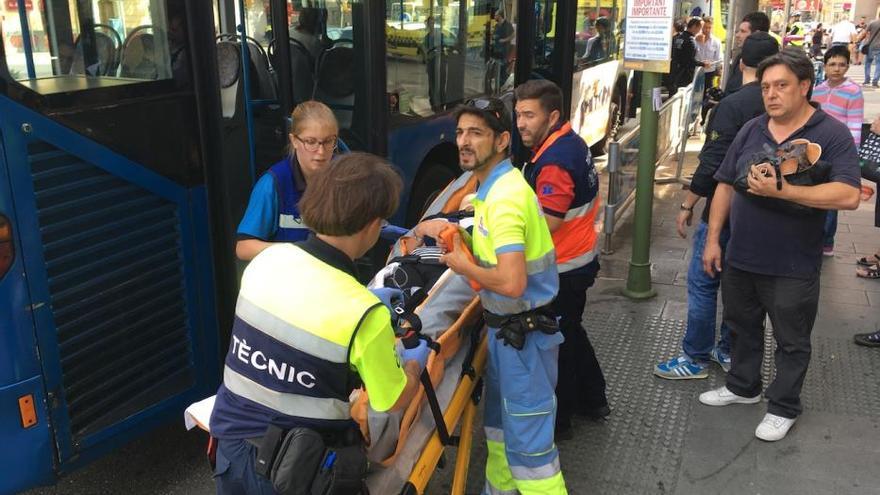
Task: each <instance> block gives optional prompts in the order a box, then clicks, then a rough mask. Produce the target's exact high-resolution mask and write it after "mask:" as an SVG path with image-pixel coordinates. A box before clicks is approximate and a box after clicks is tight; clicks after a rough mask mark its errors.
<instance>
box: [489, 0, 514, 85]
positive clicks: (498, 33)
mask: <svg viewBox="0 0 880 495" xmlns="http://www.w3.org/2000/svg"><path fill="white" fill-rule="evenodd" d="M514 37H516V31H515V30H514V29H513V25H511V24H510V22H509V21H508V20H507V19H506V18H505V17H504V12H502V11H501V9H498V10H496V11H495V30H494V31H492V58H494V59H495V60H497V61H498V64H499V65H500V67H501V72H500V75H499V77H498V87H502V86H504V83H505V82H507V76H508V70H507V67H508V64H509V63H510V51H511V50H510V49H511V42H512V41H513V38H514Z"/></svg>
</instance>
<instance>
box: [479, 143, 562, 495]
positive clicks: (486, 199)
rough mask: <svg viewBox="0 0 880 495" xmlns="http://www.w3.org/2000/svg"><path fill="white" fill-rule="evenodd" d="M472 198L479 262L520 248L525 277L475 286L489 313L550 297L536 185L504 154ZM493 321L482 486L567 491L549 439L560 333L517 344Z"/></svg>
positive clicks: (518, 309) (553, 278) (553, 285)
mask: <svg viewBox="0 0 880 495" xmlns="http://www.w3.org/2000/svg"><path fill="white" fill-rule="evenodd" d="M472 203H473V205H474V229H473V243H472V244H473V254H474V258H475V259H476V262H477V263H478V264H479V265H480V266H482V267H493V266H496V265H497V263H498V255H500V254H504V253H510V252H517V251H519V252H523V253H524V254H525V258H526V272H527V277H528V282H527V285H526V289H525V292H524V293H523V295H522V296H521V297H519V298H510V297H506V296H503V295H500V294H497V293H494V292H491V291H489V290H486V289H483V290H481V291H480V299H481V301H482V304H483V308H484V309H485V310H486V311H488V312H490V313H492V314H493V315H501V316H506V315H515V314H519V313H523V312H526V311H530V310H534V309H536V308H540V307H543V306H546V305H548V304H550V303H551V302H552V301H553V299H554V297H556V292H557V288H558V283H559V279H558V275H557V272H556V257H555V253H554V249H553V240H552V239H551V238H550V231H549V230H548V229H547V222H546V221H545V220H544V216H543V214H542V213H541V209H540V208H539V207H538V201H537V198H536V197H535V193H534V192H533V191H532V190H531V188H530V187H529V185H528V183H527V182H526V181H525V179H524V178H523V176H522V174H521V173H520V172H519V171H518V170H517V169H515V168H513V166H512V165H511V163H510V160H505V161H503V162H501V163H500V164H498V165H496V166H495V168H494V169H493V170H492V171H491V172H490V173H489V176H488V177H487V178H486V180H485V181H484V182H483V183H482V184H480V185H479V187H478V188H477V193H476V196H475V197H474V199H473V200H472ZM497 330H498V329H497V328H490V329H489V332H490V338H489V362H488V365H487V368H486V376H485V380H486V382H485V383H486V391H485V393H486V395H485V402H486V410H485V415H484V426H485V430H486V443H487V446H488V451H489V455H488V460H487V462H486V486H485V493H489V494H499V493H501V494H506V493H521V494H523V495H531V494H535V495H537V494H541V495H548V494H549V495H555V494H564V493H566V490H565V482H564V480H563V479H562V472H561V471H560V467H559V453H558V452H557V450H556V445H555V444H554V442H553V427H554V417H555V412H556V398H555V396H554V393H553V391H554V388H555V387H556V378H557V355H558V350H559V344H560V343H562V339H563V338H562V334H561V333H559V332H556V333H553V334H545V333H542V332H540V331H533V332H530V333H528V334H527V335H526V339H525V345H524V346H523V348H522V349H521V350H517V349H515V348H514V347H512V346H507V345H504V341H503V340H499V339H496V338H495V337H494V335H495V333H496V332H497Z"/></svg>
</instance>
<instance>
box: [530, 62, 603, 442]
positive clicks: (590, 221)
mask: <svg viewBox="0 0 880 495" xmlns="http://www.w3.org/2000/svg"><path fill="white" fill-rule="evenodd" d="M515 95H516V127H517V129H518V130H519V134H520V136H521V137H522V142H523V144H524V145H526V146H527V147H529V148H531V150H532V159H531V160H530V161H529V163H527V164H525V166H524V167H523V175H525V178H526V180H527V181H528V183H529V185H530V186H532V189H534V190H535V193H536V194H537V195H538V202H539V203H540V204H541V209H542V210H543V211H544V218H546V220H547V226H548V227H549V228H550V232H551V233H552V236H553V244H554V246H555V247H556V268H557V270H558V271H559V295H558V296H556V301H554V303H553V307H554V309H555V310H556V315H557V316H559V326H560V328H561V329H562V335H563V337H565V341H564V342H563V343H562V345H561V346H560V347H559V383H558V384H557V385H556V396H557V400H558V401H559V402H558V403H559V411H558V412H557V414H556V433H557V436H560V435H562V434H564V433H566V432H567V431H568V430H569V429H570V428H571V415H572V413H578V414H581V415H584V416H587V417H591V418H594V419H598V418H603V417H605V416H608V414H609V412H610V411H609V410H608V399H607V398H606V397H605V377H604V376H603V374H602V369H601V368H600V367H599V361H598V360H597V359H596V353H595V351H594V350H593V346H592V345H591V344H590V339H589V338H588V337H587V333H586V330H585V329H584V327H583V325H582V324H581V321H582V320H583V316H584V306H585V305H586V302H587V301H586V299H587V294H586V291H587V289H588V288H590V287H591V286H592V285H593V283H594V282H595V280H596V274H597V273H598V271H599V243H598V242H597V241H598V238H599V236H598V234H597V233H596V220H597V217H598V212H599V194H598V193H599V179H598V176H597V175H596V169H595V167H593V157H592V156H590V150H589V149H588V148H587V143H585V142H584V140H583V139H581V137H580V136H578V135H577V133H575V132H574V131H573V130H572V129H571V123H570V122H564V121H563V120H562V90H561V89H559V86H557V85H556V84H554V83H553V82H551V81H548V80H546V79H533V80H531V81H526V82H525V83H523V84H521V85H519V86H518V87H517V88H516V92H515Z"/></svg>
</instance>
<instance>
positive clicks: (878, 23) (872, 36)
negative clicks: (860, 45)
mask: <svg viewBox="0 0 880 495" xmlns="http://www.w3.org/2000/svg"><path fill="white" fill-rule="evenodd" d="M878 35H880V14H878V18H877V19H874V20H873V21H871V22H870V23H868V25H867V26H866V27H865V30H864V31H863V32H862V38H863V39H864V43H865V46H867V48H868V49H867V53H866V54H865V82H864V83H863V84H864V85H865V86H867V85H868V84H870V85H871V86H874V87H875V88H876V87H877V86H878V83H880V36H878ZM872 65H873V66H874V69H875V72H874V77H873V78H872V77H871V66H872Z"/></svg>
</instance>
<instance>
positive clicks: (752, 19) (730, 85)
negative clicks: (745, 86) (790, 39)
mask: <svg viewBox="0 0 880 495" xmlns="http://www.w3.org/2000/svg"><path fill="white" fill-rule="evenodd" d="M756 31H763V32H765V33H769V32H770V18H769V17H767V14H765V13H763V12H750V13H748V14H746V15H745V16H744V17H743V19H742V21H741V22H740V23H739V26H737V29H736V35H735V40H736V47H737V48H742V45H743V42H744V41H745V40H746V38H748V37H749V35H750V34H752V33H754V32H756ZM776 41H777V42H778V41H779V40H776ZM739 59H740V55H739V54H737V55H736V56H735V57H733V59H732V60H731V62H730V66H729V67H728V71H727V73H728V74H729V75H728V76H727V84H725V85H724V93H725V94H730V93H733V92H734V91H736V90H737V89H739V87H740V86H742V72H741V71H740V63H739Z"/></svg>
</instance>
